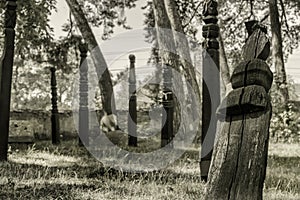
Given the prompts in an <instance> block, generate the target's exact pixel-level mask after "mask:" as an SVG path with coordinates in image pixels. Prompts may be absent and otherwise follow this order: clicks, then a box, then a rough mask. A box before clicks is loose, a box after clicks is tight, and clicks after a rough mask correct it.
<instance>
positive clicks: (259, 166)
mask: <svg viewBox="0 0 300 200" xmlns="http://www.w3.org/2000/svg"><path fill="white" fill-rule="evenodd" d="M253 31H254V32H253ZM249 34H251V36H250V37H249V38H248V40H247V43H246V45H245V47H244V50H243V60H242V62H241V63H240V64H239V65H238V66H237V67H236V68H235V69H234V71H233V75H232V77H231V83H232V87H233V90H232V91H231V92H230V93H229V94H228V95H227V96H226V97H225V99H224V100H223V102H222V104H221V105H220V107H219V109H218V116H219V119H220V121H221V122H220V126H219V133H218V135H217V137H216V144H215V147H214V150H213V159H212V164H211V167H210V171H209V176H208V185H207V188H206V189H207V192H206V196H205V199H207V200H211V199H228V200H229V199H232V200H234V199H243V200H252V199H262V194H263V184H264V179H265V175H266V165H267V153H268V141H269V126H270V119H271V103H270V96H269V94H268V91H269V90H270V87H271V85H272V80H273V75H272V72H271V71H270V69H269V66H268V65H267V64H266V62H265V60H266V59H267V57H268V55H269V52H270V43H269V41H268V38H267V36H266V30H265V29H264V28H261V27H259V28H258V29H256V30H250V32H249Z"/></svg>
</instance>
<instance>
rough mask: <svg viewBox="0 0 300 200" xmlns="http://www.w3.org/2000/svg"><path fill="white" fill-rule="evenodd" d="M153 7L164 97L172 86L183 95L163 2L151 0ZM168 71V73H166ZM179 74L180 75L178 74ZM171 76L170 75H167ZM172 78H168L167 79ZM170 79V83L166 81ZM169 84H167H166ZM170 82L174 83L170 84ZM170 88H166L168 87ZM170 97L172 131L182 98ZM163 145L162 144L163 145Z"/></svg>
mask: <svg viewBox="0 0 300 200" xmlns="http://www.w3.org/2000/svg"><path fill="white" fill-rule="evenodd" d="M153 6H154V7H153V9H154V17H155V25H156V34H157V40H158V47H159V56H160V57H161V58H162V65H163V77H164V79H165V81H164V82H165V83H167V85H165V84H164V88H163V90H164V97H167V96H168V95H167V94H168V93H170V92H173V91H171V89H172V88H174V89H176V90H177V94H181V95H183V94H184V92H183V84H182V79H181V78H182V77H181V74H180V68H179V62H178V61H179V60H178V55H177V51H176V47H175V41H174V36H173V34H172V31H171V30H172V28H171V23H170V20H169V18H168V15H167V12H166V8H165V4H164V2H163V1H161V0H153ZM171 68H173V69H174V71H177V72H178V73H172V71H170V69H171ZM166 73H168V74H166ZM179 75H180V76H179ZM168 76H171V77H168ZM170 78H171V79H173V80H169V79H170ZM169 81H171V83H168V82H169ZM168 84H169V86H168ZM170 84H174V85H173V86H171V85H170ZM170 86H171V87H172V88H168V87H170ZM170 98H173V99H174V103H173V105H174V131H173V132H177V130H178V128H179V125H180V123H181V120H180V118H181V117H180V105H179V103H180V102H182V100H181V99H182V98H183V97H180V96H177V97H176V96H175V95H172V97H171V96H170ZM163 131H164V130H163ZM172 137H174V133H172ZM163 146H164V145H163Z"/></svg>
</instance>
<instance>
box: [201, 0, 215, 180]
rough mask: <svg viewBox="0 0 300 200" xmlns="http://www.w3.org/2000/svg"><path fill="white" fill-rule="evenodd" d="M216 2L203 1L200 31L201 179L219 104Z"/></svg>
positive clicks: (212, 142)
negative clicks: (201, 40) (201, 39)
mask: <svg viewBox="0 0 300 200" xmlns="http://www.w3.org/2000/svg"><path fill="white" fill-rule="evenodd" d="M217 16H218V3H217V1H215V0H208V1H206V2H205V4H204V10H203V17H204V18H203V21H204V22H205V25H204V26H203V28H202V35H203V37H204V38H205V41H204V43H203V67H202V77H203V78H202V83H203V84H202V96H203V98H202V99H203V101H202V136H201V159H200V172H201V179H202V180H203V181H207V176H208V171H209V166H210V163H211V156H212V151H213V145H214V138H215V134H216V127H217V118H216V115H215V113H216V110H217V107H218V106H219V104H220V73H219V42H218V40H217V38H218V36H219V26H218V24H217V22H218V18H217Z"/></svg>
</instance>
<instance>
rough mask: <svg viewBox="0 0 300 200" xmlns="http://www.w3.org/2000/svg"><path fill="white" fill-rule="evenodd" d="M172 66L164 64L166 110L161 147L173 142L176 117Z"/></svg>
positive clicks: (163, 102) (163, 100) (164, 106)
mask: <svg viewBox="0 0 300 200" xmlns="http://www.w3.org/2000/svg"><path fill="white" fill-rule="evenodd" d="M171 69H172V68H171V67H170V66H168V65H164V66H163V98H162V104H163V108H164V112H163V115H162V130H161V147H164V146H166V145H167V144H169V143H171V142H172V139H173V119H174V98H173V92H172V70H171Z"/></svg>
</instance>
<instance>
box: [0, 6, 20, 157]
mask: <svg viewBox="0 0 300 200" xmlns="http://www.w3.org/2000/svg"><path fill="white" fill-rule="evenodd" d="M16 8H17V4H16V0H9V1H7V3H6V10H5V25H4V35H5V39H4V50H3V55H2V59H1V63H0V113H1V116H0V161H5V160H7V145H8V135H9V116H10V97H11V81H12V69H13V59H14V47H15V30H14V28H15V26H16V17H17V16H16Z"/></svg>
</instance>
